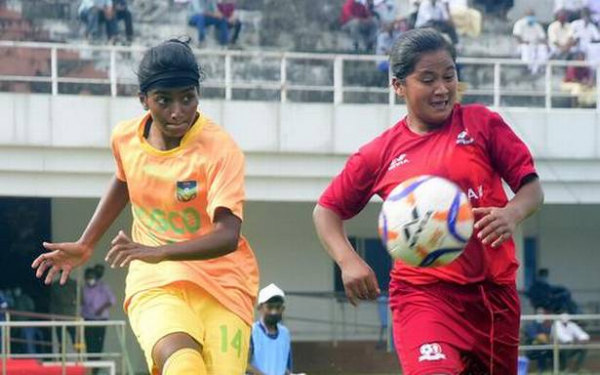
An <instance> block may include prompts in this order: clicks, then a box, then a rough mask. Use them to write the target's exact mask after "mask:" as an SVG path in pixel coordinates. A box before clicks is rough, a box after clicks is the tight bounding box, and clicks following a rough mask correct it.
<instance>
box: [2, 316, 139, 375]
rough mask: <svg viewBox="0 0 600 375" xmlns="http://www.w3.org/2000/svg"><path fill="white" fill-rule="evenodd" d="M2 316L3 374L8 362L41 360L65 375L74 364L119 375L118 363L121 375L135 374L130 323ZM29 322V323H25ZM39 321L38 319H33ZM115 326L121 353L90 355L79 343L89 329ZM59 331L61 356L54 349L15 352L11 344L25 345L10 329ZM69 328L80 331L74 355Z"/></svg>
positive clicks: (59, 317) (4, 374)
mask: <svg viewBox="0 0 600 375" xmlns="http://www.w3.org/2000/svg"><path fill="white" fill-rule="evenodd" d="M0 316H2V317H4V321H2V320H0V347H1V353H0V354H1V355H0V357H1V361H0V375H7V361H8V360H9V359H25V358H26V359H39V360H48V361H46V362H44V363H43V365H44V366H60V367H61V368H62V370H63V374H65V373H66V372H65V371H66V368H67V367H68V366H71V365H80V366H85V367H93V368H101V367H105V368H108V369H109V371H110V373H111V374H113V375H114V374H115V373H116V366H115V360H120V370H119V373H120V374H127V375H133V374H134V371H133V367H132V365H131V362H130V360H129V355H128V352H127V346H126V331H127V323H126V322H125V321H123V320H106V321H85V320H82V319H78V318H75V317H67V316H62V315H54V314H39V313H29V312H22V311H13V310H7V309H0ZM17 316H18V317H20V319H19V320H12V319H13V318H14V317H17ZM24 319H30V320H24ZM33 319H36V320H33ZM102 326H104V327H107V328H110V327H114V328H115V331H116V335H117V338H118V340H119V346H120V348H121V351H120V352H118V353H104V352H103V353H88V352H87V351H86V350H85V345H84V344H83V343H79V340H81V339H82V338H83V337H85V329H86V327H102ZM28 327H36V328H49V329H52V331H53V332H52V334H54V329H55V328H59V329H60V330H61V334H62V335H61V337H62V340H60V342H59V350H60V352H59V353H54V352H53V350H51V351H50V352H48V353H35V354H34V353H18V354H17V353H12V350H11V347H12V342H22V340H19V339H15V338H14V337H12V335H11V330H12V329H14V328H28ZM67 327H75V328H76V329H77V331H78V332H77V337H79V338H78V339H77V341H78V342H77V343H74V352H72V353H68V352H67V341H68V339H67V336H68V332H67ZM35 344H36V345H41V346H46V347H50V348H52V347H53V344H52V342H44V341H39V342H37V341H36V342H35ZM92 358H102V359H103V360H96V359H92Z"/></svg>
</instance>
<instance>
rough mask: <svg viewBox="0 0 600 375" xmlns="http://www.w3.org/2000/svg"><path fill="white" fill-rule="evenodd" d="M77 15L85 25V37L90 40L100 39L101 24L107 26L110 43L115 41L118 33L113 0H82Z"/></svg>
mask: <svg viewBox="0 0 600 375" xmlns="http://www.w3.org/2000/svg"><path fill="white" fill-rule="evenodd" d="M77 14H78V16H79V19H80V20H81V21H82V22H83V23H85V37H86V38H87V39H88V40H99V39H100V35H101V31H100V25H101V24H104V25H105V28H106V36H107V39H108V40H109V42H112V41H113V40H114V36H115V34H116V32H115V19H114V9H113V2H112V0H82V1H81V3H80V4H79V9H78V11H77Z"/></svg>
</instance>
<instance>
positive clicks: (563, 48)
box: [548, 10, 576, 60]
mask: <svg viewBox="0 0 600 375" xmlns="http://www.w3.org/2000/svg"><path fill="white" fill-rule="evenodd" d="M548 44H549V46H550V57H551V58H554V59H565V60H566V59H569V57H570V55H571V52H572V51H571V49H572V48H573V47H574V46H575V44H576V43H575V38H574V33H573V26H572V25H571V24H570V23H569V22H567V13H566V11H565V10H559V11H558V13H556V21H554V22H552V23H551V24H550V26H548Z"/></svg>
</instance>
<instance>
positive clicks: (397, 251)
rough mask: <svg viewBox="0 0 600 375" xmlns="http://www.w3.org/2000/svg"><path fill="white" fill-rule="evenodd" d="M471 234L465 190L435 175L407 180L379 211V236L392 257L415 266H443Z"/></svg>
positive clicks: (471, 220)
mask: <svg viewBox="0 0 600 375" xmlns="http://www.w3.org/2000/svg"><path fill="white" fill-rule="evenodd" d="M472 233H473V213H472V212H471V205H470V204H469V200H468V199H467V196H466V195H465V193H463V192H462V190H461V189H460V188H459V187H458V186H457V185H456V184H455V183H453V182H451V181H448V180H446V179H444V178H441V177H436V176H418V177H414V178H411V179H408V180H406V181H404V182H402V183H401V184H399V185H398V186H396V187H395V188H394V190H392V192H391V193H390V195H389V196H388V197H387V199H386V200H385V202H383V207H382V208H381V212H380V214H379V236H380V237H381V240H382V241H383V245H384V246H385V247H386V249H387V251H388V253H389V254H390V255H391V257H392V258H393V259H398V260H401V261H403V262H404V263H406V264H409V265H411V266H417V267H439V266H443V265H446V264H448V263H450V262H452V261H453V260H455V259H456V258H458V256H459V255H460V254H461V253H462V251H463V249H464V247H465V246H466V244H467V242H468V241H469V238H470V237H471V234H472Z"/></svg>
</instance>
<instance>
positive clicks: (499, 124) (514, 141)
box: [487, 113, 537, 192]
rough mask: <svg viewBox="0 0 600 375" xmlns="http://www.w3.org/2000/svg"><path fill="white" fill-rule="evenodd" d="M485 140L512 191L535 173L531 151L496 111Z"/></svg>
mask: <svg viewBox="0 0 600 375" xmlns="http://www.w3.org/2000/svg"><path fill="white" fill-rule="evenodd" d="M488 130H489V134H488V136H487V142H488V146H489V150H490V156H491V159H492V163H493V165H494V167H495V168H496V170H497V171H498V172H499V174H500V176H501V177H502V179H504V181H506V183H507V184H508V185H509V186H510V188H511V189H512V191H513V192H516V191H517V190H519V188H520V187H521V185H522V184H523V182H524V179H525V178H526V177H529V176H531V175H537V172H536V170H535V166H534V163H533V157H532V156H531V152H529V149H528V148H527V146H526V145H525V143H523V141H522V140H521V139H520V138H519V137H518V136H517V135H516V134H515V132H514V131H513V130H512V129H511V128H510V126H508V125H507V124H506V122H504V120H503V119H502V117H500V115H498V114H497V113H492V115H491V117H490V121H489V129H488Z"/></svg>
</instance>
